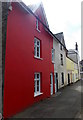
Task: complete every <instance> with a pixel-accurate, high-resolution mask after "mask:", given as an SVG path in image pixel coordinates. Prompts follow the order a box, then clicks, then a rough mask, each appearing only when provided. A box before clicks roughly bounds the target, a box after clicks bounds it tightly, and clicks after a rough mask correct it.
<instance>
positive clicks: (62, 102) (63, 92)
mask: <svg viewBox="0 0 83 120" xmlns="http://www.w3.org/2000/svg"><path fill="white" fill-rule="evenodd" d="M81 85H83V81H82V80H80V81H78V82H76V83H74V84H71V85H70V86H66V87H64V88H61V89H60V90H59V91H58V92H57V93H56V94H53V95H52V96H51V97H50V98H47V99H45V100H43V101H40V102H38V103H35V104H34V105H32V106H31V107H29V108H27V109H26V110H24V111H23V112H21V113H19V114H17V115H15V116H13V117H12V118H81V117H82V115H83V109H82V108H83V106H82V103H81V99H82V97H81V96H82V93H81V91H82V90H81Z"/></svg>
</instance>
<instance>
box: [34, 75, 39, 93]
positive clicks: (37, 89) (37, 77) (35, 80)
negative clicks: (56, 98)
mask: <svg viewBox="0 0 83 120" xmlns="http://www.w3.org/2000/svg"><path fill="white" fill-rule="evenodd" d="M39 93H40V73H35V74H34V95H37V94H39Z"/></svg>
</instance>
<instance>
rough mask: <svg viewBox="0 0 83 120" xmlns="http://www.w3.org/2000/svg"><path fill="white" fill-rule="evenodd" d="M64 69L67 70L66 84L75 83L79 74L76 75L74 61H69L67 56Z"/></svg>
mask: <svg viewBox="0 0 83 120" xmlns="http://www.w3.org/2000/svg"><path fill="white" fill-rule="evenodd" d="M66 67H67V68H66V69H67V76H66V78H67V81H68V84H71V83H74V82H76V81H77V80H78V79H79V78H78V76H79V74H78V69H77V67H78V65H77V63H76V62H75V61H73V60H72V59H70V58H69V57H68V56H67V57H66Z"/></svg>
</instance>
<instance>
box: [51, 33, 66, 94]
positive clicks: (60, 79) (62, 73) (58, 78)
mask: <svg viewBox="0 0 83 120" xmlns="http://www.w3.org/2000/svg"><path fill="white" fill-rule="evenodd" d="M55 36H56V37H57V38H58V39H59V41H60V42H61V43H62V44H61V43H60V42H59V41H57V39H56V38H54V39H53V51H54V54H55V55H54V60H53V64H54V75H55V77H54V79H55V92H57V90H58V89H59V88H61V87H63V86H65V85H67V81H66V46H65V41H64V35H63V32H61V33H58V34H55Z"/></svg>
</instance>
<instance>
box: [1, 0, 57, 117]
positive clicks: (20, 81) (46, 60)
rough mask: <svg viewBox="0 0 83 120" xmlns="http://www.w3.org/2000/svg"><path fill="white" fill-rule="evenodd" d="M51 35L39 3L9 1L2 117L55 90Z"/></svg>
mask: <svg viewBox="0 0 83 120" xmlns="http://www.w3.org/2000/svg"><path fill="white" fill-rule="evenodd" d="M32 8H34V9H32ZM53 36H54V34H53V33H52V32H51V31H50V30H49V25H48V22H47V19H46V16H45V13H44V8H43V6H42V3H41V4H40V5H39V6H35V7H33V6H29V7H27V6H26V5H25V4H24V3H21V2H13V3H11V4H10V6H9V11H8V17H7V35H6V50H5V72H4V87H3V90H4V97H3V116H4V117H5V118H7V117H10V116H12V115H14V114H16V113H17V112H20V111H21V110H23V109H25V108H27V107H29V106H30V105H32V104H33V103H35V102H37V101H40V100H42V99H45V98H47V97H50V95H52V94H53V93H55V87H54V85H55V84H54V64H53V63H52V49H53ZM54 37H55V36H54Z"/></svg>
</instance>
